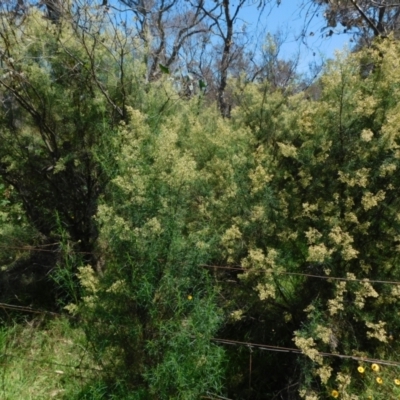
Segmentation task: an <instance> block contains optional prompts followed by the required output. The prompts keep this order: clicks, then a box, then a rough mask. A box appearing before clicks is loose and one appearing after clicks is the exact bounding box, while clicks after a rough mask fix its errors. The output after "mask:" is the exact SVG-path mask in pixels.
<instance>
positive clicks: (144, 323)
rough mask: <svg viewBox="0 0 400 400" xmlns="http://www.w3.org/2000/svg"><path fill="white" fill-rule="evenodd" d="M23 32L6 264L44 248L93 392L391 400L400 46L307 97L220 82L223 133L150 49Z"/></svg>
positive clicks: (105, 29) (7, 69)
mask: <svg viewBox="0 0 400 400" xmlns="http://www.w3.org/2000/svg"><path fill="white" fill-rule="evenodd" d="M20 23H21V25H18V29H19V31H18V32H19V33H20V36H17V35H16V36H14V37H12V38H10V39H9V40H10V41H11V40H12V41H13V42H12V43H11V42H10V43H8V42H7V41H6V40H5V38H6V36H5V35H3V36H1V37H2V40H3V41H4V43H3V44H2V45H3V46H8V47H7V48H8V51H9V52H10V54H8V55H3V56H2V57H3V58H4V60H3V66H2V68H3V70H4V71H3V72H4V74H5V75H4V76H3V77H2V78H1V80H0V85H1V88H2V89H1V90H2V92H1V96H2V97H3V98H6V97H7V96H9V97H8V98H9V99H10V101H11V103H12V105H11V106H10V107H11V109H12V110H13V114H12V116H13V117H12V119H11V120H10V118H11V117H10V115H11V114H10V109H6V110H3V111H2V113H3V114H2V115H1V127H0V137H1V141H2V143H4V144H5V145H4V147H2V148H1V150H0V151H1V154H0V174H1V179H2V181H1V184H0V196H1V198H0V218H1V221H2V225H1V227H0V243H1V246H2V247H1V249H0V260H1V263H2V269H3V270H4V271H9V270H10V268H12V267H13V265H12V261H15V262H18V261H20V260H21V259H23V257H25V259H28V260H29V259H30V260H32V258H30V257H32V254H31V253H32V252H31V253H30V252H29V249H31V250H32V249H34V250H35V251H37V250H39V249H40V247H38V246H40V245H41V246H43V245H47V244H48V243H50V242H51V243H52V244H53V245H54V246H55V247H54V248H51V252H52V253H54V259H53V260H51V261H48V262H47V261H43V263H44V264H46V263H49V264H50V271H47V272H46V276H47V278H48V279H50V281H51V282H53V283H52V285H53V288H54V291H55V293H57V294H58V295H57V296H55V299H58V301H59V305H61V306H62V307H64V306H65V309H66V310H67V311H68V313H69V315H71V317H73V318H72V320H71V321H72V323H73V324H74V325H77V326H79V327H80V328H81V329H82V330H83V331H84V332H85V334H86V339H87V341H88V343H89V344H88V347H87V349H88V351H90V357H91V360H93V363H94V364H95V365H96V368H97V366H98V370H96V376H95V377H94V378H93V382H96V383H93V387H97V386H96V385H98V384H99V382H101V384H102V385H105V386H104V387H106V388H108V390H110V389H109V388H114V389H113V390H117V389H116V388H118V390H119V392H118V393H119V394H118V396H119V397H118V398H132V399H198V398H218V397H217V396H227V397H229V398H235V399H242V398H243V399H272V398H285V399H290V398H293V399H295V398H299V397H302V398H305V399H308V400H311V399H317V398H330V397H332V396H333V397H339V396H340V398H344V399H356V398H360V399H363V398H365V399H366V398H369V397H371V398H374V399H379V398H382V399H387V398H395V397H398V395H399V392H400V386H399V384H400V375H397V370H398V366H399V364H398V361H397V360H398V345H397V342H398V340H397V339H398V337H399V336H398V335H399V330H400V329H399V328H400V326H399V319H398V302H399V295H400V292H399V290H398V284H397V282H398V281H400V270H399V267H398V264H397V263H398V262H399V257H398V254H399V248H400V247H399V246H400V229H399V228H400V209H399V208H400V203H399V199H398V195H397V194H398V192H399V190H400V181H399V178H398V176H399V174H398V168H399V159H400V147H399V145H400V142H399V134H400V133H399V132H400V131H399V126H400V121H399V115H400V113H399V107H400V106H399V104H400V101H399V100H400V98H399V97H400V72H399V71H400V70H399V68H398V64H399V59H400V46H399V44H398V43H397V42H396V41H393V40H391V39H387V40H384V41H382V42H381V43H376V44H375V47H373V48H372V49H369V50H363V51H360V52H359V53H354V54H338V55H337V57H336V59H335V60H334V61H332V62H330V63H329V65H328V66H327V68H326V69H325V71H324V72H323V74H322V76H321V77H320V79H319V81H318V82H317V83H316V85H318V86H319V88H320V90H319V91H320V94H319V96H318V98H317V99H310V97H309V96H308V94H307V92H301V93H298V94H295V95H293V94H291V95H289V94H287V93H283V92H282V91H279V90H272V89H271V88H270V87H269V84H268V82H263V83H257V84H254V83H248V84H243V83H240V82H235V81H232V82H231V89H230V90H231V92H232V96H236V100H235V101H236V103H237V104H238V105H237V107H235V108H234V109H233V110H232V113H231V118H230V119H226V118H222V117H221V116H220V114H219V113H218V111H217V107H215V106H210V105H205V104H204V102H203V100H204V97H203V94H199V95H198V96H195V97H192V98H187V97H186V96H181V94H180V93H179V90H178V89H177V86H176V85H175V84H174V82H173V79H171V77H170V76H169V74H167V73H165V74H164V75H163V76H161V77H160V79H159V80H157V81H155V82H152V83H148V82H146V81H145V80H144V78H143V74H142V73H143V64H142V56H143V50H142V49H140V48H138V46H137V45H136V43H135V40H134V39H132V38H130V39H129V40H122V39H121V38H122V36H121V35H123V33H121V31H119V30H118V29H115V30H112V29H111V28H110V26H109V25H107V24H106V23H104V21H103V22H101V23H100V22H99V21H97V20H95V22H94V26H96V27H99V29H98V30H96V33H93V34H88V33H86V31H85V30H80V29H78V28H77V27H76V26H75V25H74V24H73V23H72V22H71V21H69V20H65V21H64V22H63V24H62V25H54V24H52V23H51V22H49V21H46V20H44V19H41V18H40V16H39V14H38V13H36V14H35V13H33V14H32V15H31V16H30V17H27V18H25V19H24V20H23V21H21V22H20ZM96 24H98V25H96ZM101 24H103V25H101ZM9 29H10V27H9V26H7V30H8V31H9ZM13 29H17V26H13ZM43 32H47V34H46V35H43ZM3 33H4V32H3ZM117 39H118V41H117ZM115 43H119V45H118V46H120V47H118V46H117V45H116V44H115ZM113 46H114V47H113ZM121 51H122V53H121ZM11 52H13V54H11ZM121 54H123V55H124V56H123V57H119V58H118V57H117V56H118V55H121ZM65 65H69V66H70V67H65ZM121 71H123V73H121ZM291 93H296V90H293V91H292V92H291ZM13 243H14V244H15V243H17V244H18V246H12V244H13ZM27 244H29V245H30V246H31V247H30V248H29V249H27V248H26V245H27ZM22 245H24V246H25V247H24V246H22ZM35 246H36V247H35ZM21 247H23V250H20V251H17V250H15V248H21ZM13 249H14V250H13ZM41 249H43V247H41ZM43 267H45V266H43ZM26 268H29V265H27V266H26ZM17 271H18V270H17ZM22 275H23V274H22ZM21 280H23V276H21ZM23 288H24V286H23V285H22V286H21V289H20V290H21V293H19V294H18V296H19V297H20V299H21V302H23V300H24V296H23V294H24V293H22V292H23V291H24V289H23ZM27 301H28V302H29V301H30V300H27ZM25 304H26V302H25ZM62 309H63V310H64V308H62ZM64 311H65V310H64ZM65 312H66V311H65ZM222 339H224V340H231V341H234V342H235V343H232V342H231V343H230V345H228V344H227V343H225V344H222V343H221V342H220V340H222ZM252 344H258V345H257V346H256V345H252ZM260 345H261V347H260ZM262 345H268V346H277V347H279V348H281V350H282V348H286V350H288V349H291V351H289V352H274V351H272V350H273V349H271V348H269V349H266V348H265V347H264V348H263V347H262ZM275 350H277V349H275ZM278 350H279V349H278ZM87 382H89V383H88V385H90V379H89V378H88V381H85V383H87ZM121 391H123V393H125V394H121ZM100 392H101V393H100ZM100 392H99V393H100V394H98V396H100V397H93V398H112V397H110V396H111V394H110V392H109V391H107V390H106V389H104V391H100ZM60 393H61V392H60ZM93 396H94V395H93ZM101 396H103V397H101ZM107 396H109V397H107ZM124 396H125V397H124ZM85 398H86V397H85ZM90 398H92V397H90Z"/></svg>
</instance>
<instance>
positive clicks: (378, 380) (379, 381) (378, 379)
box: [376, 376, 383, 385]
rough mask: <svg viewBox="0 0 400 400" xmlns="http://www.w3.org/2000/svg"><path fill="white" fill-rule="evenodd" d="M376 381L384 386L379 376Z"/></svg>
mask: <svg viewBox="0 0 400 400" xmlns="http://www.w3.org/2000/svg"><path fill="white" fill-rule="evenodd" d="M376 381H377V382H378V383H379V384H380V385H382V383H383V380H382V378H380V377H379V376H378V377H377V378H376Z"/></svg>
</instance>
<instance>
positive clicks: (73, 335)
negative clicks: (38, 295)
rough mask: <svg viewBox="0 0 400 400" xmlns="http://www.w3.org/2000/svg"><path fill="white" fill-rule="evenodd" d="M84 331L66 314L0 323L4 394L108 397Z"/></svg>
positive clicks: (0, 388) (21, 398)
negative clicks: (59, 316)
mask: <svg viewBox="0 0 400 400" xmlns="http://www.w3.org/2000/svg"><path fill="white" fill-rule="evenodd" d="M101 382H102V377H101V368H100V366H98V365H95V363H94V362H93V360H92V359H91V357H90V354H89V352H88V349H87V342H86V339H85V335H84V333H83V331H82V330H81V329H78V328H74V327H72V326H71V325H70V323H69V321H68V320H67V319H65V318H56V319H53V320H51V321H44V320H40V319H36V320H33V321H30V322H25V323H23V324H21V323H20V324H15V325H13V326H7V327H3V328H0V398H1V399H3V400H30V399H32V400H42V399H43V400H49V399H68V400H71V399H91V400H97V399H105V398H106V397H105V392H106V387H105V385H104V384H102V383H101Z"/></svg>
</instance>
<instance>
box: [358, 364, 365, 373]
mask: <svg viewBox="0 0 400 400" xmlns="http://www.w3.org/2000/svg"><path fill="white" fill-rule="evenodd" d="M357 371H358V372H359V373H360V374H363V373H364V372H365V368H364V367H361V366H360V367H358V368H357Z"/></svg>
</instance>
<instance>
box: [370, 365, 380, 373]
mask: <svg viewBox="0 0 400 400" xmlns="http://www.w3.org/2000/svg"><path fill="white" fill-rule="evenodd" d="M371 368H372V371H374V372H378V371H379V370H380V368H379V365H378V364H372V365H371Z"/></svg>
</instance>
